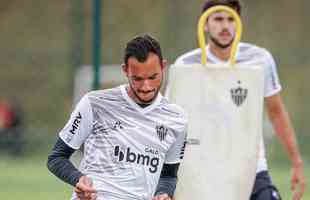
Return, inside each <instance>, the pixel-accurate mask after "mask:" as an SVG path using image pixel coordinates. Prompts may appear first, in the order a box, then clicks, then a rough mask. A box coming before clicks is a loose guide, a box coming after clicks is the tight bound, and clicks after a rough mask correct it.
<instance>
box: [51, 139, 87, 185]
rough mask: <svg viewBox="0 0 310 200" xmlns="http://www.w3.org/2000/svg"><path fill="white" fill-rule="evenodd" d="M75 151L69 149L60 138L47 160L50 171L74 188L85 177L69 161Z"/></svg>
mask: <svg viewBox="0 0 310 200" xmlns="http://www.w3.org/2000/svg"><path fill="white" fill-rule="evenodd" d="M74 151H75V149H73V148H71V147H69V146H68V145H67V144H66V143H64V142H63V141H62V139H61V138H58V139H57V141H56V143H55V146H54V148H53V150H52V152H51V153H50V155H49V156H48V159H47V168H48V169H49V171H50V172H52V173H53V174H54V175H55V176H57V177H58V178H60V179H61V180H63V181H64V182H66V183H68V184H70V185H72V186H76V184H77V183H78V181H79V179H80V178H81V177H82V176H83V174H82V173H81V172H80V171H79V170H78V169H76V167H75V166H74V165H73V164H72V162H71V161H70V160H69V159H70V157H71V155H72V154H73V153H74Z"/></svg>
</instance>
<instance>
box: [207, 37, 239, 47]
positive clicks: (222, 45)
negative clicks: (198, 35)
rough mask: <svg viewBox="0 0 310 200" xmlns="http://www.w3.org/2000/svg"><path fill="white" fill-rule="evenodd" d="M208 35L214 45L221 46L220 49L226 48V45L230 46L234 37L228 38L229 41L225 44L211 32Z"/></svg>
mask: <svg viewBox="0 0 310 200" xmlns="http://www.w3.org/2000/svg"><path fill="white" fill-rule="evenodd" d="M209 37H210V39H211V40H212V42H213V43H214V44H215V45H216V46H218V47H220V48H222V49H227V48H228V47H230V46H231V44H232V43H233V42H234V38H232V39H231V40H230V42H228V43H227V44H221V43H220V42H219V41H218V40H217V39H216V38H214V37H213V36H212V35H211V34H210V35H209Z"/></svg>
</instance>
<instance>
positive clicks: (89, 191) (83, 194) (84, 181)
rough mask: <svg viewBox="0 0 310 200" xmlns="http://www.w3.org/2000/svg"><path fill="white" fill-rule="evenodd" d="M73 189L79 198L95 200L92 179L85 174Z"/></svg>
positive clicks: (81, 199)
mask: <svg viewBox="0 0 310 200" xmlns="http://www.w3.org/2000/svg"><path fill="white" fill-rule="evenodd" d="M74 191H75V192H76V194H77V196H78V198H79V199H80V200H95V199H96V190H95V188H94V187H93V182H92V180H91V179H90V178H89V177H87V176H81V178H80V179H79V182H78V183H77V184H76V186H75V188H74Z"/></svg>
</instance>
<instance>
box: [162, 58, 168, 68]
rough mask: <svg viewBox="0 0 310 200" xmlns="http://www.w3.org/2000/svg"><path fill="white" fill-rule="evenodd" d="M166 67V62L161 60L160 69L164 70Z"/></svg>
mask: <svg viewBox="0 0 310 200" xmlns="http://www.w3.org/2000/svg"><path fill="white" fill-rule="evenodd" d="M167 65H168V61H167V60H165V59H163V60H162V62H161V69H162V70H164V69H165V68H166V67H167Z"/></svg>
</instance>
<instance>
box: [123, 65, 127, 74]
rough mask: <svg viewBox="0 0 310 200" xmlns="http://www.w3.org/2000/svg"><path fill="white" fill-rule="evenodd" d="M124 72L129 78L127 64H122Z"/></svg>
mask: <svg viewBox="0 0 310 200" xmlns="http://www.w3.org/2000/svg"><path fill="white" fill-rule="evenodd" d="M122 70H123V72H124V73H125V74H126V76H127V74H128V66H127V65H126V64H122Z"/></svg>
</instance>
